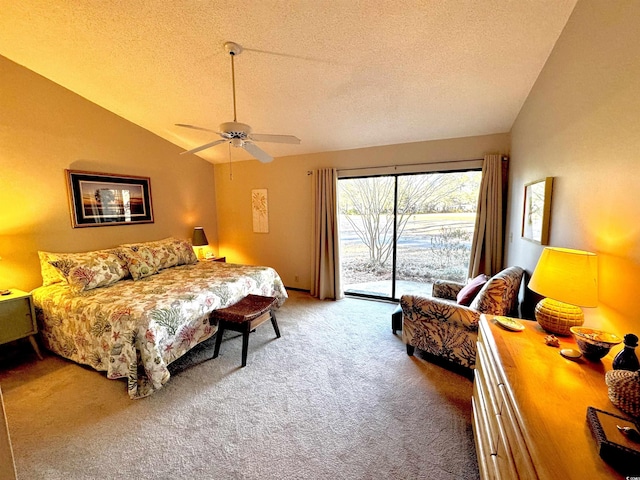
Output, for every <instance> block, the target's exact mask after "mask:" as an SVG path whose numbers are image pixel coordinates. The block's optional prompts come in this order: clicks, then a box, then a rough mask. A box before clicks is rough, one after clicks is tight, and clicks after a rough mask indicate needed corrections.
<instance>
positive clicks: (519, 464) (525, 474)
mask: <svg viewBox="0 0 640 480" xmlns="http://www.w3.org/2000/svg"><path fill="white" fill-rule="evenodd" d="M500 395H501V396H502V398H503V399H504V407H503V409H502V413H501V415H500V421H501V423H502V427H503V431H504V435H505V440H506V444H507V446H508V447H509V450H510V452H511V457H512V458H513V462H514V463H515V465H516V468H517V470H518V474H519V475H520V478H538V477H537V474H536V470H535V467H534V466H533V462H532V461H531V457H530V455H529V450H528V448H527V444H526V442H525V440H524V437H523V435H522V431H521V430H520V427H519V423H518V418H517V415H516V412H515V407H514V406H513V404H512V403H511V400H510V398H509V396H508V394H507V391H506V388H505V386H504V385H500Z"/></svg>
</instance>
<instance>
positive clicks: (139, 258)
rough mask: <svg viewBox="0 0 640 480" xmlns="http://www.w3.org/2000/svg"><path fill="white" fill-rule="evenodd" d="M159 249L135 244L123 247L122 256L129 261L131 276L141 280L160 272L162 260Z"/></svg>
mask: <svg viewBox="0 0 640 480" xmlns="http://www.w3.org/2000/svg"><path fill="white" fill-rule="evenodd" d="M156 250H157V249H155V248H152V247H148V246H139V245H133V246H130V247H122V248H121V249H120V252H121V256H122V258H123V259H124V260H126V262H127V268H128V269H129V272H130V273H131V278H133V279H134V280H140V279H141V278H145V277H148V276H150V275H153V274H154V273H158V270H159V267H160V262H159V260H158V256H159V254H158V252H157V251H156Z"/></svg>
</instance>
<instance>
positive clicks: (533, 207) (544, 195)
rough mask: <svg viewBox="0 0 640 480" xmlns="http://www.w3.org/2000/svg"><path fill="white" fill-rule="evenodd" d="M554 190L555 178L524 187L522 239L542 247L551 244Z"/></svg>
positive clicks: (548, 178)
mask: <svg viewBox="0 0 640 480" xmlns="http://www.w3.org/2000/svg"><path fill="white" fill-rule="evenodd" d="M552 188H553V177H547V178H544V179H542V180H537V181H535V182H531V183H527V184H526V185H525V186H524V206H523V211H522V238H524V239H526V240H530V241H532V242H535V243H538V244H540V245H548V244H549V222H550V217H551V190H552Z"/></svg>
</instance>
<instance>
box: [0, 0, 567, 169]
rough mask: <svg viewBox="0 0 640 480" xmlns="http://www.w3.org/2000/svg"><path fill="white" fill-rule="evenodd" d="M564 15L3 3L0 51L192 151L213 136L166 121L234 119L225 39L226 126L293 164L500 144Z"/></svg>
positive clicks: (368, 7) (558, 5) (377, 5)
mask: <svg viewBox="0 0 640 480" xmlns="http://www.w3.org/2000/svg"><path fill="white" fill-rule="evenodd" d="M575 3H576V0H466V1H463V0H437V1H436V0H433V1H427V0H422V1H418V0H414V1H411V0H394V1H391V0H377V1H375V0H370V1H356V0H317V1H312V0H300V1H274V0H263V1H257V0H256V1H243V0H236V1H214V0H210V1H204V0H181V1H173V0H146V1H144V0H104V1H97V0H85V1H79V0H21V1H17V0H0V12H2V13H0V32H2V33H1V34H0V55H3V56H5V57H7V58H9V59H11V60H13V61H15V62H17V63H19V64H21V65H24V66H25V67H27V68H29V69H31V70H33V71H35V72H37V73H39V74H41V75H43V76H45V77H47V78H49V79H51V80H53V81H54V82H56V83H58V84H60V85H62V86H64V87H66V88H68V89H69V90H72V91H73V92H76V93H78V94H79V95H82V96H83V97H85V98H87V99H89V100H91V101H92V102H95V103H97V104H98V105H101V106H102V107H104V108H106V109H108V110H110V111H112V112H114V113H116V114H118V115H120V116H122V117H124V118H126V119H127V120H130V121H131V122H133V123H135V124H137V125H140V126H141V127H144V128H145V129H147V130H149V131H151V132H154V133H155V134H157V135H159V136H161V137H163V138H165V139H167V140H169V141H170V142H173V143H175V144H176V145H179V146H181V147H184V148H185V149H189V148H193V147H196V146H198V145H200V144H202V143H206V142H209V141H211V140H215V139H216V138H217V136H216V135H215V134H210V133H206V132H200V131H196V130H187V129H183V128H180V127H176V126H174V124H175V123H188V124H195V125H200V126H204V127H207V128H211V129H214V130H217V127H218V125H219V124H220V123H222V122H226V121H230V120H232V119H233V105H232V95H231V72H230V60H229V56H228V54H227V53H226V52H225V51H224V49H223V44H224V42H225V41H234V42H237V43H239V44H241V45H242V46H243V47H244V49H245V51H244V52H243V53H242V54H241V55H240V56H238V57H237V58H236V62H235V65H236V87H237V108H238V121H240V122H243V123H248V124H249V125H251V126H252V127H253V130H254V131H255V132H258V133H273V134H285V135H295V136H297V137H298V138H300V139H301V140H302V143H301V144H300V145H283V144H274V143H260V146H261V148H263V149H264V150H265V151H267V152H269V153H270V154H272V155H273V156H284V155H296V154H303V153H313V152H323V151H332V150H343V149H352V148H360V147H369V146H376V145H389V144H396V143H405V142H416V141H423V140H433V139H443V138H455V137H466V136H472V135H484V134H492V133H503V132H508V131H509V130H510V129H511V126H512V124H513V121H514V120H515V118H516V116H517V114H518V112H519V110H520V108H521V106H522V104H523V102H524V100H525V99H526V97H527V95H528V93H529V91H530V89H531V87H532V86H533V83H534V82H535V80H536V78H537V76H538V74H539V72H540V70H541V69H542V67H543V65H544V63H545V61H546V59H547V57H548V56H549V53H550V52H551V50H552V48H553V46H554V44H555V42H556V40H557V38H558V36H559V35H560V32H561V31H562V28H563V27H564V25H565V23H566V22H567V19H568V17H569V15H570V13H571V11H572V10H573V7H574V5H575ZM198 155H199V156H201V157H202V158H205V159H207V160H209V161H211V162H214V163H217V162H223V161H228V155H229V151H228V148H227V146H226V145H219V146H216V147H213V148H211V149H208V150H204V151H202V152H200V153H199V154H198ZM232 158H233V159H234V160H242V159H248V158H250V157H249V156H248V154H246V153H245V152H243V151H242V150H241V149H233V150H232Z"/></svg>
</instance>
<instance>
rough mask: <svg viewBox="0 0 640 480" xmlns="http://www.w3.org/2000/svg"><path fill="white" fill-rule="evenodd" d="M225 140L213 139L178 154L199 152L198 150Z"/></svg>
mask: <svg viewBox="0 0 640 480" xmlns="http://www.w3.org/2000/svg"><path fill="white" fill-rule="evenodd" d="M225 142H228V140H215V141H213V142H209V143H205V144H204V145H200V146H199V147H196V148H192V149H191V150H187V151H186V152H181V153H180V155H186V154H187V153H196V152H199V151H200V150H206V149H207V148H211V147H213V146H215V145H218V144H219V143H225Z"/></svg>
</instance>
